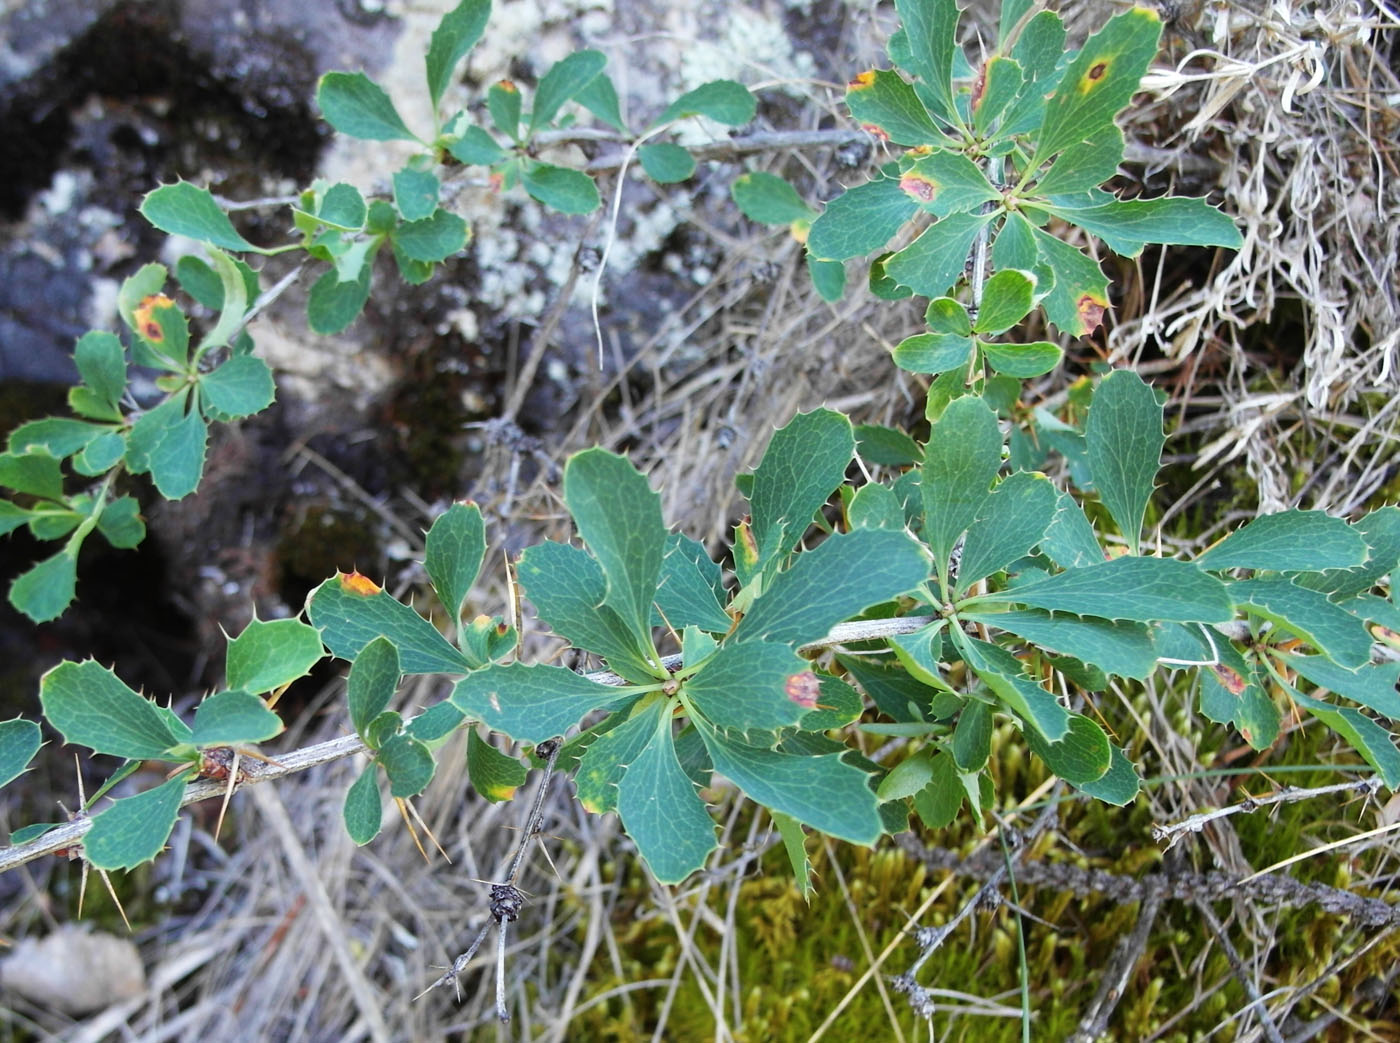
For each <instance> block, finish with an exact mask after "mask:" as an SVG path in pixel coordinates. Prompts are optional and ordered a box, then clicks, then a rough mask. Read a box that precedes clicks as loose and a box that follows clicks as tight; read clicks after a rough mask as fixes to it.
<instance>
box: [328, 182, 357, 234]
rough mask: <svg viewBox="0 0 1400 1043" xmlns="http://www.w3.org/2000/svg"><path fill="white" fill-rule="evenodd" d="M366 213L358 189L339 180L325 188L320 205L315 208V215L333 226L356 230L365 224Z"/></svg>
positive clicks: (350, 230)
mask: <svg viewBox="0 0 1400 1043" xmlns="http://www.w3.org/2000/svg"><path fill="white" fill-rule="evenodd" d="M367 213H368V210H367V209H366V207H365V199H364V196H362V195H360V190H359V189H358V188H356V187H355V186H354V185H349V184H346V183H345V182H343V181H341V182H338V183H336V184H334V185H331V186H330V188H328V189H326V193H325V195H324V196H322V197H321V205H320V206H319V207H318V208H317V210H316V217H317V218H318V219H319V220H320V221H322V222H324V223H326V224H328V225H330V226H332V227H333V228H338V229H340V230H342V231H346V232H358V231H359V230H360V229H361V228H363V227H364V226H365V217H366V215H367Z"/></svg>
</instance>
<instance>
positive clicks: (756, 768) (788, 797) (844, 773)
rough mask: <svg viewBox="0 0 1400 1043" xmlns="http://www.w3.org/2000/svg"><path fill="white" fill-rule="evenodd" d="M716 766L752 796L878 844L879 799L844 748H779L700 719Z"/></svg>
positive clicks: (815, 824)
mask: <svg viewBox="0 0 1400 1043" xmlns="http://www.w3.org/2000/svg"><path fill="white" fill-rule="evenodd" d="M696 728H697V730H698V731H699V733H700V737H701V738H702V739H703V740H704V742H705V749H706V750H708V751H709V754H710V760H711V761H712V762H713V764H714V768H715V771H717V772H719V773H720V774H721V775H723V776H725V777H726V778H727V779H729V781H731V782H733V783H734V784H735V785H736V786H738V787H739V788H740V789H741V790H743V791H744V793H746V794H747V795H748V796H749V798H750V799H752V800H754V801H757V802H758V803H759V804H762V805H763V806H764V807H767V808H771V809H773V810H774V811H780V812H782V813H783V814H785V815H790V816H791V817H793V818H795V819H797V821H799V822H803V823H805V824H807V825H809V826H811V827H812V828H813V829H818V830H820V831H821V832H823V833H826V834H828V835H830V836H833V837H837V838H839V839H841V840H849V841H850V842H851V843H853V844H873V843H874V842H875V841H876V839H878V838H879V836H880V832H881V826H880V812H879V804H878V801H877V800H876V798H875V792H874V791H873V790H872V789H871V788H870V786H869V784H868V782H867V779H868V778H869V776H867V775H866V773H865V772H864V771H862V770H861V769H860V768H858V767H853V766H851V765H849V764H846V763H845V762H844V761H843V760H842V757H843V756H844V754H842V753H829V754H823V755H820V756H807V755H794V754H785V753H778V752H776V751H774V750H764V749H757V748H755V747H752V746H746V745H744V744H743V743H740V742H736V741H735V740H733V739H730V738H725V737H724V736H722V735H720V734H719V733H717V732H715V731H714V730H713V729H712V728H710V727H709V726H708V725H706V724H705V723H704V722H703V721H697V722H696Z"/></svg>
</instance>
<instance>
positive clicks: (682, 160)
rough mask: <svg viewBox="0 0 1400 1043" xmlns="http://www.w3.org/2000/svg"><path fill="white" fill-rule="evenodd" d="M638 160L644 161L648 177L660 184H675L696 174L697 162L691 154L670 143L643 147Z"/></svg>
mask: <svg viewBox="0 0 1400 1043" xmlns="http://www.w3.org/2000/svg"><path fill="white" fill-rule="evenodd" d="M637 158H639V159H640V160H641V161H642V169H643V170H645V171H646V172H647V176H648V177H650V178H651V179H652V180H653V181H655V182H657V183H658V184H662V185H670V184H675V183H676V182H678V181H684V180H686V179H687V178H689V177H690V176H691V175H692V174H694V173H695V160H694V159H692V158H691V155H690V152H689V151H688V150H686V149H683V148H681V146H679V145H672V144H671V143H669V142H662V143H660V144H656V145H643V146H642V147H641V148H639V149H638V150H637Z"/></svg>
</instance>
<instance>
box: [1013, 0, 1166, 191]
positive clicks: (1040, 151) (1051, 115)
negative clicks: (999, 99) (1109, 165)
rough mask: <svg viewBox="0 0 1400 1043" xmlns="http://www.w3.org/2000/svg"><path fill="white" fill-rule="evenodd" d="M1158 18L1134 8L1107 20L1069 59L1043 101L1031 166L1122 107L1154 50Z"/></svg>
mask: <svg viewBox="0 0 1400 1043" xmlns="http://www.w3.org/2000/svg"><path fill="white" fill-rule="evenodd" d="M1161 34H1162V20H1161V17H1160V16H1159V15H1158V14H1157V12H1156V11H1153V10H1151V9H1149V8H1146V7H1135V8H1133V9H1132V10H1131V11H1126V12H1124V13H1123V14H1120V15H1118V16H1116V17H1114V18H1112V19H1110V20H1109V22H1108V24H1107V25H1105V26H1104V27H1103V28H1102V29H1100V30H1099V31H1098V32H1097V33H1095V34H1094V35H1093V36H1092V37H1090V38H1089V40H1088V41H1087V42H1086V43H1085V44H1084V49H1083V50H1081V51H1080V52H1079V54H1078V55H1077V56H1076V57H1075V59H1074V60H1073V61H1072V62H1070V64H1069V68H1067V69H1066V70H1065V73H1064V76H1063V77H1062V78H1061V80H1060V83H1059V86H1058V87H1057V88H1056V89H1055V93H1054V95H1053V96H1052V97H1051V98H1050V101H1049V102H1048V103H1047V104H1046V106H1045V118H1044V120H1043V121H1042V123H1041V125H1040V138H1039V141H1038V142H1037V145H1036V151H1035V159H1034V160H1032V164H1031V165H1032V166H1039V165H1040V164H1041V163H1044V162H1045V161H1046V160H1048V159H1050V158H1052V157H1053V156H1055V155H1056V154H1057V153H1059V152H1060V151H1062V150H1063V149H1065V148H1067V147H1069V146H1070V145H1075V144H1078V143H1079V142H1081V141H1087V140H1089V139H1090V138H1092V137H1093V136H1094V135H1096V134H1098V133H1101V132H1102V131H1103V130H1104V129H1105V128H1106V127H1108V126H1110V125H1111V124H1112V123H1113V120H1114V118H1115V117H1116V116H1117V115H1118V113H1119V112H1121V111H1122V110H1123V109H1124V108H1126V107H1127V105H1128V102H1129V101H1131V100H1132V97H1133V94H1134V93H1135V92H1136V91H1137V89H1138V84H1139V83H1140V82H1141V81H1142V76H1143V73H1145V72H1146V71H1147V66H1148V65H1149V64H1150V63H1151V61H1152V58H1153V57H1154V56H1155V55H1156V53H1157V43H1158V40H1159V38H1160V37H1161Z"/></svg>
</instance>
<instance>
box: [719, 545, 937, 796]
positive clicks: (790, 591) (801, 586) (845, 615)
mask: <svg viewBox="0 0 1400 1043" xmlns="http://www.w3.org/2000/svg"><path fill="white" fill-rule="evenodd" d="M928 568H929V563H928V559H927V557H926V556H925V553H924V551H923V549H922V548H921V547H920V546H919V545H918V543H916V542H915V541H914V540H913V539H911V538H910V537H909V536H908V535H907V534H906V533H903V532H890V531H888V530H881V529H860V530H857V531H855V532H848V533H838V534H836V535H833V536H829V537H827V538H826V540H824V541H823V542H822V543H821V544H820V545H819V546H818V547H816V548H815V549H814V550H810V551H806V552H804V553H802V554H800V555H798V556H797V558H796V560H795V561H794V562H793V564H792V567H791V568H789V569H788V570H787V571H786V572H780V573H778V574H777V576H775V577H774V578H773V580H772V582H771V583H770V584H769V585H768V588H767V589H766V590H765V591H764V592H763V594H762V596H761V597H759V598H758V600H757V601H755V602H754V605H753V608H751V609H750V610H749V613H748V614H747V615H746V616H744V618H743V619H742V620H740V621H739V625H738V627H737V628H736V629H735V631H734V636H733V638H732V640H734V641H776V642H782V643H785V644H795V645H800V644H803V643H804V642H808V641H817V640H819V639H821V638H823V637H825V636H826V635H827V633H828V632H829V631H830V630H831V628H832V627H833V626H835V625H836V624H837V623H839V622H841V621H843V620H846V619H850V618H851V617H852V616H854V615H856V614H858V613H860V612H862V611H864V610H865V609H867V608H869V607H870V606H871V605H875V604H879V603H880V602H882V601H888V600H889V599H890V598H894V597H898V596H899V595H901V594H904V593H907V592H908V591H910V590H913V589H914V588H915V587H916V586H918V585H919V584H920V583H922V582H923V581H924V579H925V578H926V577H927V576H928ZM799 817H800V816H799ZM804 821H806V820H805V819H804ZM809 824H810V823H809Z"/></svg>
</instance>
